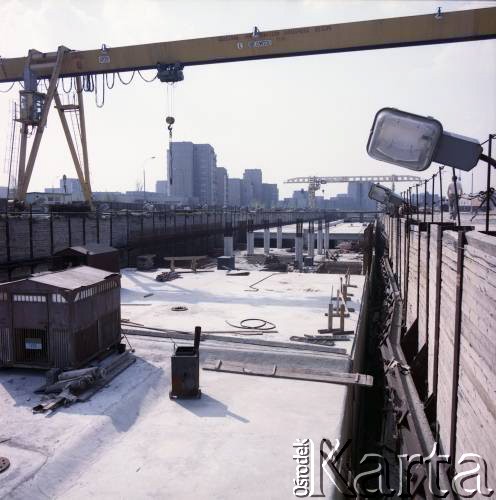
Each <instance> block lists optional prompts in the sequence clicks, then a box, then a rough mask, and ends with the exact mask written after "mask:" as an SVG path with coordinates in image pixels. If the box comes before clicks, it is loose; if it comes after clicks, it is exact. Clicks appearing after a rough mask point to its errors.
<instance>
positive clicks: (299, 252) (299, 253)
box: [295, 235, 303, 269]
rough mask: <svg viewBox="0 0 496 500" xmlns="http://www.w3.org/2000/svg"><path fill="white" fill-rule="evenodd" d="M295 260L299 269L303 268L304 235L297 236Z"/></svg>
mask: <svg viewBox="0 0 496 500" xmlns="http://www.w3.org/2000/svg"><path fill="white" fill-rule="evenodd" d="M295 262H296V265H297V266H298V268H299V269H303V236H298V235H297V236H296V237H295Z"/></svg>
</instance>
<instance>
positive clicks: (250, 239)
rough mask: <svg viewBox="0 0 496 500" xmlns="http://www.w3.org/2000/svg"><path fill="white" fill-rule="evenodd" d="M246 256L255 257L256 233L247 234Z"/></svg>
mask: <svg viewBox="0 0 496 500" xmlns="http://www.w3.org/2000/svg"><path fill="white" fill-rule="evenodd" d="M246 255H255V233H254V232H253V231H251V232H248V233H246Z"/></svg>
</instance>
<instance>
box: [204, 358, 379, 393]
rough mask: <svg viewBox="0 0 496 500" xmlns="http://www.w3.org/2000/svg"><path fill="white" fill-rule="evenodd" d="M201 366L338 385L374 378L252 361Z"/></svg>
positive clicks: (367, 384) (365, 384)
mask: <svg viewBox="0 0 496 500" xmlns="http://www.w3.org/2000/svg"><path fill="white" fill-rule="evenodd" d="M202 368H203V369H204V370H207V371H216V372H224V373H235V374H240V375H251V376H256V377H271V378H285V379H291V380H303V381H306V382H323V383H327V384H338V385H358V386H361V387H372V386H373V384H374V379H373V377H372V376H371V375H364V374H361V373H340V372H333V371H329V370H312V369H295V368H285V367H280V366H277V365H262V364H253V363H236V362H232V361H223V360H215V361H206V362H205V363H204V364H203V365H202Z"/></svg>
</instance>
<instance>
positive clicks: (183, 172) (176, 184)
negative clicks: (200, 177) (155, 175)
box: [167, 142, 195, 204]
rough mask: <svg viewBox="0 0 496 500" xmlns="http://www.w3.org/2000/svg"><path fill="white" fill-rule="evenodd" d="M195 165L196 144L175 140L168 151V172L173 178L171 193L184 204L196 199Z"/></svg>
mask: <svg viewBox="0 0 496 500" xmlns="http://www.w3.org/2000/svg"><path fill="white" fill-rule="evenodd" d="M194 167H195V159H194V144H193V143H192V142H173V143H172V144H171V149H170V150H169V151H167V172H168V173H169V176H170V179H172V183H171V185H170V187H169V194H170V196H172V197H174V198H178V199H180V200H181V201H182V202H184V204H189V203H192V202H193V201H194V196H195V194H194Z"/></svg>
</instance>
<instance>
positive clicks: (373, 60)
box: [0, 0, 496, 196]
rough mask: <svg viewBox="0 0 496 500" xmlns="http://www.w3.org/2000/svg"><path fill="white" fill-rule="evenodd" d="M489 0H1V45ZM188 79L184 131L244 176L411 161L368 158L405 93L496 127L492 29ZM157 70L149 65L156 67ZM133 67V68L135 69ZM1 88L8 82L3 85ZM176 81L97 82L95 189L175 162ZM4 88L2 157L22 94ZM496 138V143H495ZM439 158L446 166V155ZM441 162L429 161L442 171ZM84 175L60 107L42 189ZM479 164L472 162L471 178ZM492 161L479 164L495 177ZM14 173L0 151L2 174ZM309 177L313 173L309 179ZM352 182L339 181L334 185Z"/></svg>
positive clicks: (325, 18)
mask: <svg viewBox="0 0 496 500" xmlns="http://www.w3.org/2000/svg"><path fill="white" fill-rule="evenodd" d="M495 4H496V2H487V1H486V2H482V1H468V2H467V1H451V2H447V1H443V2H439V1H437V2H431V1H402V2H400V1H331V0H329V1H319V0H305V1H297V0H294V1H275V0H272V1H269V0H267V1H255V0H252V1H249V2H248V1H246V2H241V1H227V0H226V1H217V2H214V1H198V2H193V1H172V0H171V1H158V0H140V1H137V0H135V1H132V0H116V1H113V0H107V1H97V0H86V1H82V0H79V1H76V0H73V1H70V0H65V1H64V0H58V1H55V0H24V1H22V0H2V1H1V3H0V33H1V39H0V55H1V56H2V57H19V56H24V55H27V51H28V49H30V48H36V49H38V50H41V51H44V52H48V51H53V50H55V49H56V48H57V46H58V45H65V46H67V47H69V48H71V49H81V50H83V49H95V48H99V47H100V46H101V44H102V43H105V44H106V45H107V46H108V47H112V46H120V45H132V44H139V43H147V42H157V41H167V40H178V39H186V38H196V37H203V36H214V35H224V34H232V33H240V32H251V30H252V28H253V26H255V25H256V26H258V27H259V28H260V29H261V30H262V31H263V30H271V29H278V28H290V27H299V26H307V25H316V24H328V23H329V24H330V23H336V22H347V21H356V20H364V19H376V18H381V17H394V16H404V15H414V14H424V13H433V14H434V13H435V12H436V10H437V7H438V6H442V8H443V10H444V11H449V10H460V9H466V8H477V7H488V6H494V5H495ZM184 73H185V80H184V82H180V83H178V84H176V90H175V97H174V116H175V118H176V125H175V128H174V140H187V141H193V142H198V143H205V142H208V143H210V144H212V146H214V148H215V150H216V152H217V159H218V165H219V166H225V167H226V168H227V169H228V172H229V175H230V176H231V177H239V176H241V175H242V172H243V170H244V169H245V168H262V169H263V175H264V180H265V181H266V182H277V183H279V188H280V195H281V196H287V195H289V194H290V193H291V192H292V191H293V190H294V189H297V188H299V187H300V186H296V185H283V184H282V182H283V181H284V180H285V179H286V178H288V177H295V176H301V175H371V174H378V175H379V174H390V173H397V174H407V173H412V172H410V171H407V170H405V169H401V168H399V167H398V168H396V167H394V166H392V165H387V164H381V163H379V162H377V161H375V160H372V159H371V158H369V157H368V156H367V154H366V151H365V145H366V141H367V138H368V133H369V130H370V126H371V124H372V120H373V117H374V114H375V112H376V111H377V110H378V109H379V108H381V107H384V106H393V107H397V108H400V109H404V110H407V111H412V112H415V113H418V114H423V115H431V116H434V117H435V118H437V119H439V120H440V121H441V122H442V123H443V125H444V128H445V129H446V130H448V131H452V132H456V133H459V134H463V135H467V136H471V137H475V138H478V139H480V140H481V141H482V140H485V139H486V138H487V135H488V134H489V132H493V133H495V132H496V92H495V89H496V41H494V40H490V41H482V42H470V43H458V44H450V45H437V46H426V47H411V48H398V49H389V50H375V51H367V52H355V53H343V54H329V55H320V56H306V57H297V58H286V59H275V60H266V61H251V62H237V63H228V64H218V65H207V66H197V67H187V68H185V70H184ZM153 75H154V72H147V74H146V75H145V76H147V77H150V76H153ZM126 76H127V75H126V74H124V75H123V78H126ZM0 87H1V88H2V89H4V88H5V87H6V85H5V84H3V85H1V86H0ZM166 87H167V86H166V84H162V83H160V82H158V81H155V82H153V83H145V82H143V81H141V80H140V79H139V78H138V77H135V80H134V81H133V83H132V85H130V86H127V87H124V86H122V85H121V84H120V83H119V82H117V83H116V86H115V87H114V89H113V90H111V91H108V92H107V95H106V102H105V106H104V108H103V109H97V108H96V106H95V101H94V96H93V94H87V93H85V106H86V115H87V116H86V120H87V129H88V143H89V144H88V146H89V157H90V168H91V174H92V185H93V189H94V190H108V191H117V190H126V189H134V188H135V186H136V181H137V179H138V178H140V179H141V177H142V166H143V162H144V160H145V159H146V158H148V157H150V156H153V155H155V156H156V157H157V160H155V161H148V162H146V169H147V188H152V187H154V185H155V180H157V179H160V178H164V176H165V150H166V147H167V140H168V137H167V130H166V125H165V117H166V115H167V111H168V110H167V98H166ZM17 94H18V87H17V86H16V87H15V89H14V90H12V91H11V92H10V93H8V94H0V155H2V156H0V158H1V159H2V160H3V155H4V152H5V151H6V148H7V136H8V129H9V113H8V109H9V102H10V101H11V100H14V99H15V100H17V98H18V97H17ZM495 147H496V146H495ZM436 168H437V167H434V169H436ZM429 172H431V171H427V172H426V174H429ZM64 173H65V174H66V175H67V176H68V177H76V174H75V171H74V167H73V165H72V161H71V159H70V156H69V151H68V148H67V145H66V143H65V140H64V139H63V135H62V128H61V125H60V122H59V120H58V117H57V115H56V113H55V111H54V110H52V111H51V113H50V115H49V122H48V127H47V130H46V132H45V135H44V137H43V141H42V145H41V149H40V154H39V156H38V161H37V164H36V166H35V170H34V173H33V177H32V181H31V185H30V190H38V189H41V188H43V187H45V186H47V187H48V186H52V185H55V186H58V179H59V178H60V177H61V176H62V174H64ZM469 177H470V176H469V175H467V174H465V175H463V176H462V180H463V182H464V187H465V190H466V191H467V190H469V189H470V180H469ZM484 179H485V167H484V166H482V164H481V165H479V166H478V167H477V168H476V170H475V189H477V190H478V189H482V187H483V184H484V182H485V180H484ZM6 184H7V173H6V171H5V167H3V161H2V162H1V163H0V185H6ZM301 187H304V186H301ZM344 188H345V186H343V185H336V186H335V187H334V188H331V187H327V188H326V196H327V195H329V194H331V193H335V192H336V191H338V190H343V189H344Z"/></svg>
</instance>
